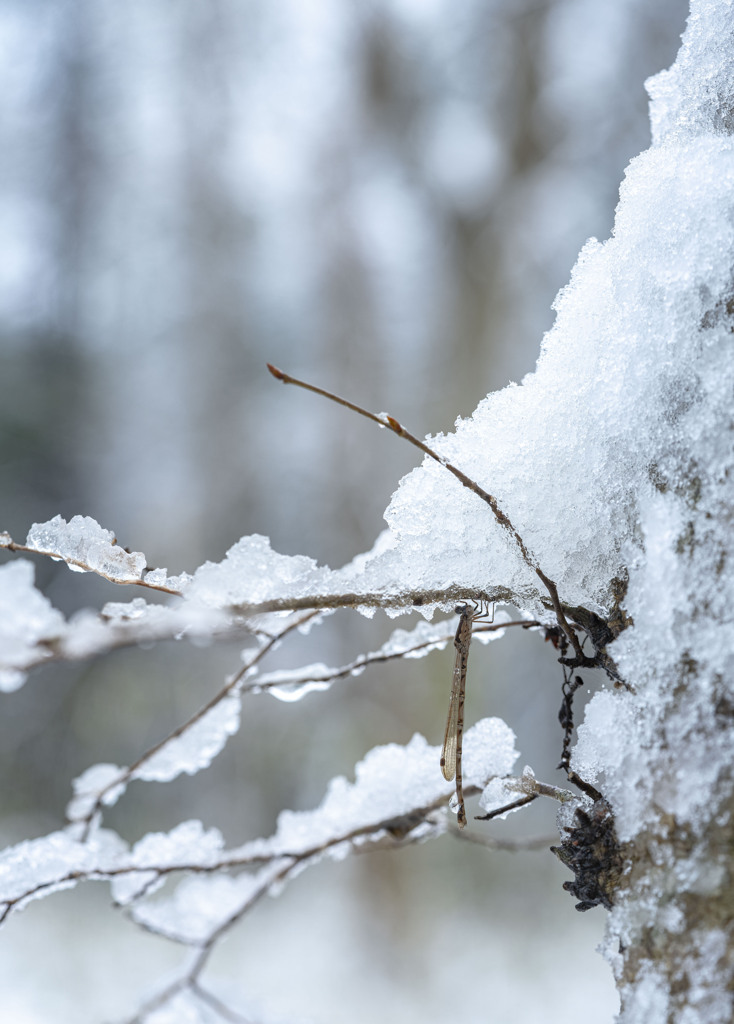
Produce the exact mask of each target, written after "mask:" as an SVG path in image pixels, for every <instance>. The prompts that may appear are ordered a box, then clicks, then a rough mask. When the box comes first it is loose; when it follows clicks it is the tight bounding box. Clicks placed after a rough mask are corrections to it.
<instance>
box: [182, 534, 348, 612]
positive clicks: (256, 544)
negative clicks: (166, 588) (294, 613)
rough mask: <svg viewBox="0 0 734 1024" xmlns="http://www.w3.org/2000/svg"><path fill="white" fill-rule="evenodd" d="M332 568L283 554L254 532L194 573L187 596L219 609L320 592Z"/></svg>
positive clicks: (310, 559)
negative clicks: (327, 568) (218, 558)
mask: <svg viewBox="0 0 734 1024" xmlns="http://www.w3.org/2000/svg"><path fill="white" fill-rule="evenodd" d="M328 576H329V570H325V569H322V570H319V569H318V567H317V565H316V562H315V561H314V560H313V559H312V558H307V557H306V556H305V555H293V556H289V555H281V554H278V553H277V552H276V551H273V550H272V548H271V547H270V541H269V540H268V538H267V537H263V536H261V535H260V534H253V535H252V536H249V537H242V538H241V539H240V540H239V541H237V543H236V544H234V545H233V546H232V547H231V548H230V549H229V551H228V552H227V554H226V557H225V558H224V559H223V560H222V561H221V562H205V563H204V565H202V566H200V567H199V568H198V569H197V570H196V572H195V573H194V578H193V580H192V581H191V584H190V586H189V589H188V591H187V595H186V596H187V598H188V599H189V600H191V601H198V602H200V603H202V604H204V605H210V606H214V607H217V608H222V607H227V606H229V605H248V604H258V603H260V602H262V601H269V600H274V599H277V598H292V597H294V596H295V597H301V596H304V595H311V594H317V593H319V592H320V588H323V584H324V582H325V580H326V579H327V578H328Z"/></svg>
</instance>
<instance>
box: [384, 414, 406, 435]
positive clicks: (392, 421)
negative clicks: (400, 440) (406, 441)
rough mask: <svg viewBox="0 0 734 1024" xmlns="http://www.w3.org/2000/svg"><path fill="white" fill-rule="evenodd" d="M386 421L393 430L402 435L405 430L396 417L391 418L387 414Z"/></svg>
mask: <svg viewBox="0 0 734 1024" xmlns="http://www.w3.org/2000/svg"><path fill="white" fill-rule="evenodd" d="M385 419H386V420H387V422H388V423H389V424H390V426H391V427H392V428H393V430H395V431H396V432H397V433H398V434H402V432H403V428H402V426H401V425H400V424H399V423H398V421H397V420H396V419H395V417H394V416H389V415H388V414H387V413H385Z"/></svg>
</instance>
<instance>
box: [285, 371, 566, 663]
mask: <svg viewBox="0 0 734 1024" xmlns="http://www.w3.org/2000/svg"><path fill="white" fill-rule="evenodd" d="M267 367H268V370H269V371H270V373H271V374H272V375H273V377H275V379H276V380H279V381H282V383H283V384H295V385H296V386H297V387H299V388H304V389H305V390H306V391H313V392H314V393H315V394H317V395H321V396H322V397H323V398H328V399H329V400H330V401H332V402H336V403H337V404H338V405H343V406H345V407H346V408H347V409H351V410H352V412H356V413H358V414H359V415H360V416H364V417H366V418H367V419H368V420H372V421H373V422H374V423H377V424H378V426H380V427H387V428H388V429H389V430H392V432H393V433H394V434H397V435H398V437H402V438H404V439H405V440H406V441H408V442H409V443H410V444H412V445H413V446H414V447H415V448H418V450H419V451H421V452H423V454H424V455H427V456H428V457H429V458H431V459H433V460H434V461H435V462H438V463H439V465H441V466H443V467H444V469H447V470H448V471H449V473H452V474H453V475H454V476H455V477H456V479H457V480H458V481H459V482H460V483H461V484H463V486H464V487H466V488H467V489H468V490H470V491H472V492H473V493H474V494H476V495H477V497H479V498H481V499H482V501H483V502H485V504H487V505H489V508H490V509H491V511H492V514H493V515H494V517H495V519H496V520H497V522H498V523H499V525H500V526H501V527H502V528H503V529H504V530H506V531H507V532H508V533H509V534H510V536H511V537H512V539H513V540H514V542H515V544H516V546H517V548H518V550H519V552H520V555H521V557H522V560H523V561H524V562H525V564H526V565H527V566H528V567H529V568H530V569H532V570H533V572H534V573H535V574H536V575H537V576H538V579H539V580H540V581H541V583H542V584H543V586H544V587H545V589H546V590H547V591H548V594H549V595H550V599H551V604H552V605H553V610H554V612H555V613H556V618H557V619H558V625H559V626H560V627H561V629H562V630H563V632H564V633H565V634H566V636H567V637H568V639H569V640H570V642H571V645H572V647H573V649H574V651H575V652H576V655H577V656H578V657H583V655H582V652H581V645H580V643H579V639H578V636H577V635H576V632H575V630H574V628H573V626H571V624H570V623H569V622H568V620H567V618H566V616H565V615H564V613H563V608H562V607H561V601H560V598H559V596H558V588H557V587H556V585H555V583H554V582H553V580H552V579H550V577H549V576H546V574H545V573H544V572H543V571H542V569H541V568H540V566H539V565H538V563H537V562H536V560H535V558H534V557H533V556H532V555H531V554H530V552H529V551H528V549H527V547H526V546H525V541H524V540H523V539H522V537H521V536H520V534H519V533H518V532H517V530H516V529H515V526H514V525H513V523H512V521H511V520H510V517H509V516H508V515H507V513H506V512H504V511H503V510H502V509H501V508H500V505H499V502H498V501H497V499H496V498H495V497H494V495H492V494H490V493H489V492H488V491H485V490H484V488H483V487H480V486H479V484H478V483H477V482H476V481H475V480H472V479H471V477H469V476H467V475H466V473H464V472H462V470H460V469H458V468H457V467H456V466H454V464H453V463H451V462H449V460H448V459H446V458H445V457H444V456H443V455H439V454H438V452H436V451H434V449H433V448H430V447H429V446H428V445H427V444H426V443H425V442H424V441H421V440H420V439H419V438H417V437H416V436H415V435H414V434H411V433H410V432H409V431H408V430H406V429H405V427H403V426H402V424H401V423H399V422H398V420H396V419H395V417H394V416H389V415H388V414H387V413H384V414H381V415H377V414H376V413H373V412H369V411H368V410H367V409H363V408H362V407H361V406H359V405H355V404H354V402H349V401H347V400H346V399H345V398H341V397H340V396H339V395H335V394H333V392H331V391H326V390H325V389H324V388H320V387H317V386H316V385H315V384H308V383H306V381H303V380H299V379H298V378H297V377H292V376H290V374H287V373H285V372H284V371H283V370H279V369H278V368H277V367H276V366H273V365H272V364H271V363H267ZM490 600H493V599H490Z"/></svg>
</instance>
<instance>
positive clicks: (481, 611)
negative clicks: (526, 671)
mask: <svg viewBox="0 0 734 1024" xmlns="http://www.w3.org/2000/svg"><path fill="white" fill-rule="evenodd" d="M455 611H456V614H457V615H458V616H459V625H458V626H457V628H456V636H455V637H454V647H455V648H456V658H455V659H454V675H453V678H452V680H451V697H450V699H449V713H448V718H447V719H446V732H445V733H444V737H443V749H442V750H441V771H442V772H443V777H444V778H445V779H446V781H447V782H451V780H452V779H453V778H454V776H456V801H457V805H458V806H457V810H456V822H457V824H458V826H459V828H464V826H465V825H466V811H465V810H464V782H463V778H462V772H461V748H462V741H463V738H464V697H465V694H466V669H467V665H468V663H469V645H470V644H471V633H472V626H473V625H474V623H475V622H493V621H494V605H493V606H492V616H491V618H490V617H489V606H488V605H479V606H477V605H471V604H460V605H457V607H456V608H455Z"/></svg>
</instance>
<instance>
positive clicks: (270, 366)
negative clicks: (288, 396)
mask: <svg viewBox="0 0 734 1024" xmlns="http://www.w3.org/2000/svg"><path fill="white" fill-rule="evenodd" d="M265 365H266V366H267V368H268V369H269V370H270V372H271V373H272V375H273V376H274V377H275V379H276V380H282V381H283V383H284V384H285V383H287V381H286V376H285V374H284V373H283V371H282V370H279V369H278V367H277V366H273V364H272V363H266V364H265Z"/></svg>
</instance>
